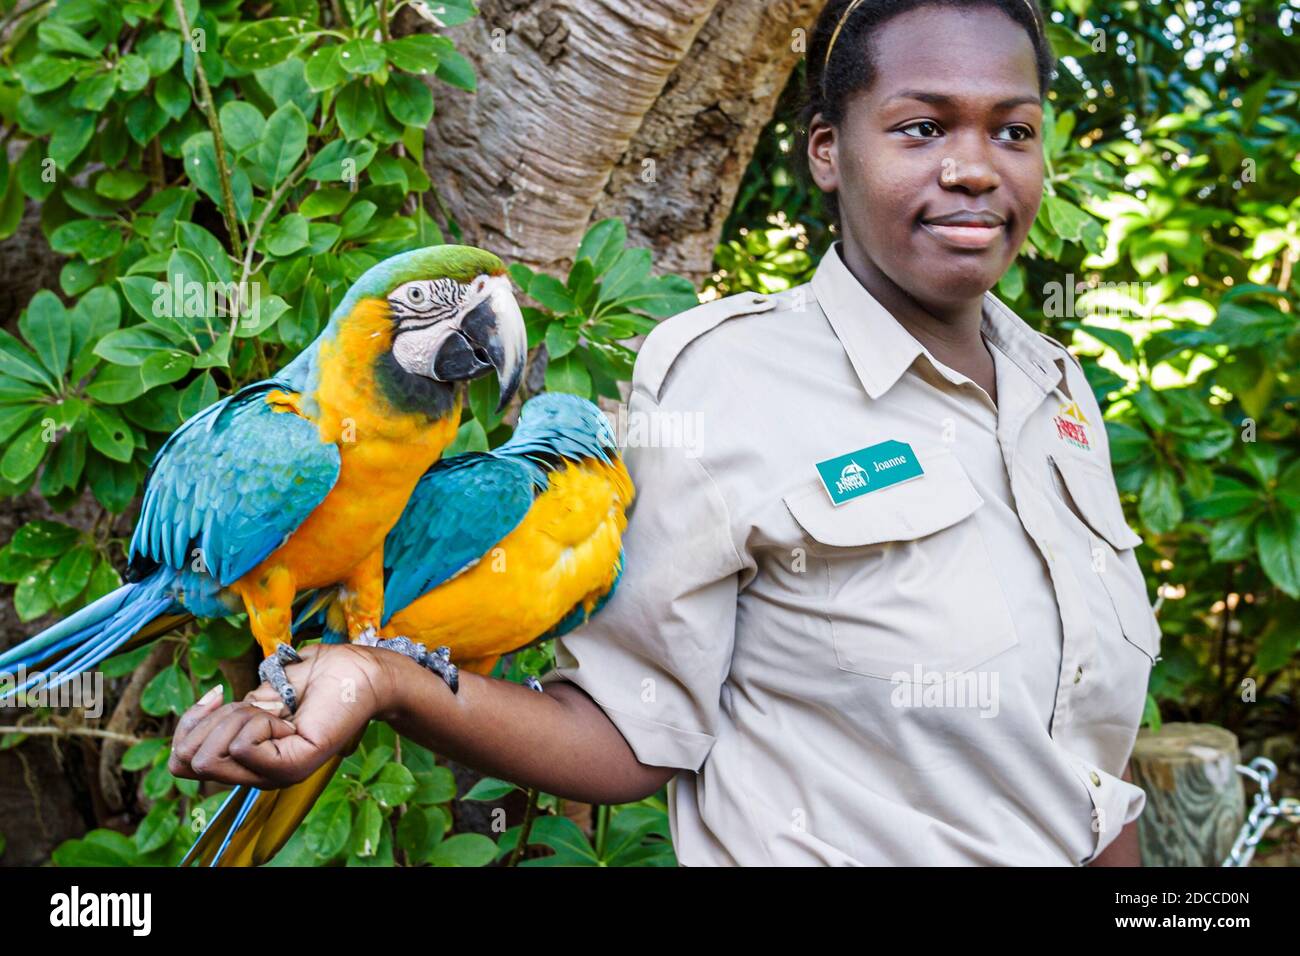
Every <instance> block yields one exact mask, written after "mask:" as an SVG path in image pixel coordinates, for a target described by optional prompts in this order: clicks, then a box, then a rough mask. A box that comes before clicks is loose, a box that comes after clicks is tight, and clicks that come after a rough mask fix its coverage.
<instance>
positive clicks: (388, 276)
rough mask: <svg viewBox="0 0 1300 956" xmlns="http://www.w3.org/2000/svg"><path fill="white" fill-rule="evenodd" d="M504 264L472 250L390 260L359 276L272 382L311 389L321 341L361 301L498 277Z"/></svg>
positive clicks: (433, 250)
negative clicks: (421, 283) (424, 284)
mask: <svg viewBox="0 0 1300 956" xmlns="http://www.w3.org/2000/svg"><path fill="white" fill-rule="evenodd" d="M505 270H506V267H505V264H504V263H503V262H502V261H501V260H500V259H498V258H497V257H496V256H494V255H493V254H492V253H490V252H487V251H486V250H483V249H479V248H476V247H475V246H454V245H443V246H426V247H424V248H423V249H412V250H411V251H410V252H402V253H399V254H398V255H395V256H390V257H389V258H387V259H385V260H384V261H383V262H378V263H376V264H375V265H373V266H371V267H370V268H369V269H367V270H366V271H365V272H363V273H362V274H361V278H359V279H357V281H356V282H354V283H353V284H352V287H351V288H349V289H348V291H347V294H346V295H345V296H344V297H343V301H341V302H340V303H339V305H338V308H336V309H335V310H334V312H333V313H332V314H331V315H330V319H329V323H328V324H327V325H326V326H325V328H324V329H322V330H321V334H320V335H318V336H317V337H316V340H315V341H314V342H312V343H311V345H309V346H307V348H305V349H303V350H302V352H300V353H299V354H298V356H297V357H296V358H295V359H294V360H293V361H291V362H290V363H289V364H288V365H286V366H285V367H284V368H283V369H281V370H280V372H279V373H277V374H276V376H275V379H276V380H277V381H278V382H282V383H286V384H288V385H290V386H291V387H292V388H294V389H296V390H297V391H304V390H306V389H308V388H310V387H311V383H312V381H313V374H312V373H313V370H314V366H315V356H316V354H317V351H318V350H319V347H320V343H321V341H322V340H323V339H326V338H328V337H331V336H333V335H334V334H335V333H336V331H337V329H338V324H339V323H340V322H341V321H342V320H343V319H344V318H345V317H346V316H348V315H350V314H351V313H352V310H353V309H355V308H356V307H357V303H358V302H360V301H361V300H362V299H375V298H387V297H388V295H389V294H390V293H391V292H392V291H393V290H394V289H396V288H397V287H398V286H401V285H404V284H405V283H407V282H413V281H415V280H416V279H442V278H450V279H455V280H456V281H457V282H470V281H472V280H473V279H474V277H475V276H479V275H501V274H503V273H504V272H505Z"/></svg>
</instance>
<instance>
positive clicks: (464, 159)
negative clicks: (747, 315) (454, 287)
mask: <svg viewBox="0 0 1300 956" xmlns="http://www.w3.org/2000/svg"><path fill="white" fill-rule="evenodd" d="M824 2H825V0H779V2H776V3H773V2H771V0H645V2H643V3H641V4H638V5H637V6H636V8H635V13H634V14H633V13H629V11H628V8H627V6H626V5H625V4H621V3H617V2H615V0H540V2H531V3H527V2H524V0H484V2H483V4H482V15H481V16H479V17H477V18H475V19H473V20H471V21H469V22H468V23H466V24H464V25H462V26H460V27H457V28H455V29H454V30H452V31H450V33H451V35H452V36H453V37H454V38H455V40H456V42H457V45H458V46H459V48H460V49H461V51H462V52H464V53H465V55H466V56H467V57H469V59H470V60H471V61H473V63H474V65H475V68H476V70H477V72H478V76H479V88H478V92H477V93H476V94H469V93H462V92H459V91H454V90H448V89H447V88H446V86H445V85H440V86H439V88H438V96H439V101H438V109H437V112H436V114H435V116H434V118H433V122H432V123H431V124H430V130H429V131H430V136H429V138H428V144H427V147H426V157H425V158H426V166H427V167H428V169H429V172H430V175H432V176H433V179H434V182H435V183H436V184H437V186H438V188H439V189H440V190H441V191H442V195H443V199H444V200H445V202H446V203H447V205H448V207H449V209H450V210H451V213H452V215H453V216H454V217H455V218H456V220H457V222H458V223H459V224H460V226H461V228H462V229H463V230H464V231H465V238H466V241H468V242H472V243H476V244H480V245H483V246H486V247H488V248H490V249H492V250H493V251H495V252H497V253H499V254H500V255H502V256H503V257H505V258H507V259H509V260H511V261H518V262H523V263H526V264H527V265H529V266H532V267H533V268H536V269H542V270H546V271H551V272H560V271H563V270H564V269H565V268H566V267H567V265H568V263H569V260H570V258H571V256H572V255H573V253H574V251H575V250H576V249H577V247H578V243H579V241H580V240H581V238H582V234H583V232H584V231H585V230H586V228H587V226H588V225H589V224H590V223H591V222H592V221H593V220H595V219H599V218H604V217H606V216H619V217H622V218H624V219H625V220H626V221H627V224H628V231H629V234H630V236H631V238H632V243H633V244H634V245H643V246H649V247H651V248H652V249H653V251H654V252H655V254H656V260H657V264H658V266H659V268H660V269H661V270H670V271H676V272H679V273H681V274H683V275H686V276H687V277H688V278H690V279H692V280H694V281H698V280H700V279H701V278H703V277H704V276H706V275H707V274H708V273H709V272H710V271H711V265H712V259H713V247H714V245H715V243H716V242H717V239H718V234H719V232H720V231H721V228H722V224H723V221H724V220H725V219H726V216H727V212H728V210H729V209H730V207H731V203H732V200H733V199H734V197H735V193H736V189H737V187H738V186H739V183H740V179H741V176H742V175H743V173H744V171H745V167H746V165H747V164H748V162H749V159H750V156H751V155H752V153H753V150H754V146H755V143H756V142H757V139H758V135H759V133H760V132H761V130H762V128H763V126H764V125H765V124H766V122H767V121H768V120H769V119H770V118H771V114H772V110H773V108H774V107H775V104H776V99H777V97H778V96H779V94H780V92H781V90H782V88H783V87H784V85H785V82H786V80H787V79H788V77H789V75H790V72H791V70H792V69H793V68H794V65H795V63H796V62H797V60H798V58H799V57H800V56H801V55H802V53H803V50H804V46H805V35H806V31H807V29H808V27H809V26H810V25H811V22H812V20H813V18H814V17H815V15H816V14H817V12H818V11H819V10H820V9H821V7H822V5H823V4H824Z"/></svg>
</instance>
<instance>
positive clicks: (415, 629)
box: [381, 458, 633, 672]
mask: <svg viewBox="0 0 1300 956" xmlns="http://www.w3.org/2000/svg"><path fill="white" fill-rule="evenodd" d="M632 494H633V488H632V481H631V479H630V478H629V476H628V473H627V469H626V468H625V467H624V466H623V462H622V461H621V460H620V459H618V458H615V459H613V461H612V462H611V463H610V464H605V463H603V462H599V461H595V460H584V461H571V462H567V463H566V464H565V465H564V466H563V467H561V468H560V469H558V470H556V471H554V472H552V473H551V474H550V476H549V484H548V487H547V489H546V491H544V492H543V493H542V494H540V495H538V496H537V498H536V500H535V501H534V502H533V504H532V507H530V508H529V509H528V514H527V515H526V516H525V517H524V519H523V521H522V522H520V524H519V526H518V527H516V528H515V529H514V530H513V531H512V532H510V534H508V535H507V536H506V537H504V538H502V539H501V542H500V544H498V545H497V546H496V547H495V548H493V549H492V550H490V551H489V552H488V553H486V554H484V555H483V557H482V558H481V559H480V560H479V561H478V563H477V564H475V565H474V566H473V567H470V568H468V569H467V570H465V571H463V572H462V573H461V574H459V575H457V576H456V577H454V578H452V579H451V580H449V581H446V582H444V583H443V584H441V585H439V586H438V587H437V588H435V589H434V590H432V591H430V592H429V593H427V594H425V595H424V596H422V597H420V598H418V599H416V600H415V601H413V602H412V603H410V604H409V605H407V606H406V607H405V608H402V609H401V610H399V611H397V612H396V613H394V614H393V616H392V618H391V619H390V620H389V622H388V624H387V626H385V627H384V628H383V629H382V631H381V633H382V634H383V635H384V636H388V637H393V636H398V635H405V636H407V637H409V638H411V639H412V640H415V641H418V642H420V643H423V644H427V645H429V646H431V647H432V646H436V645H440V644H445V645H447V646H448V647H450V648H451V655H452V659H453V660H455V661H457V663H458V664H459V666H461V667H462V668H463V669H466V670H471V671H478V672H485V671H488V670H491V668H492V665H493V664H494V663H495V662H496V659H497V658H498V657H499V656H500V655H502V654H506V653H509V652H510V651H513V650H517V649H518V648H520V647H522V646H524V645H526V644H528V643H530V642H532V641H533V640H535V639H536V638H538V637H540V636H542V635H544V634H545V633H546V632H547V631H548V630H550V629H551V628H552V627H554V626H555V625H556V623H557V622H559V621H560V620H561V618H563V617H564V616H565V615H566V614H568V613H569V612H570V611H572V610H573V609H574V608H575V607H578V606H581V607H582V608H583V610H584V612H585V614H590V613H591V611H592V610H593V608H594V607H595V605H596V603H597V602H598V601H599V600H600V599H601V598H602V597H603V596H604V595H605V594H607V593H608V592H609V590H610V589H611V587H612V586H613V584H614V579H615V578H616V577H617V575H618V572H619V570H620V569H621V559H620V551H621V547H622V536H623V531H624V530H625V529H626V527H627V515H626V510H627V507H628V505H629V503H630V502H631V500H632Z"/></svg>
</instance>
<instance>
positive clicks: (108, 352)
mask: <svg viewBox="0 0 1300 956" xmlns="http://www.w3.org/2000/svg"><path fill="white" fill-rule="evenodd" d="M149 281H150V282H153V281H154V280H152V279H151V280H149ZM172 347H173V346H172V343H171V342H169V341H168V340H167V339H165V338H163V337H162V336H161V335H159V334H158V333H157V332H155V331H154V330H153V329H150V328H148V327H146V326H141V325H132V326H129V327H127V328H125V329H118V330H116V331H114V332H110V333H109V334H108V335H106V336H104V337H103V338H102V339H100V340H99V342H97V343H96V344H95V348H94V352H95V354H96V355H98V356H99V357H100V358H102V359H104V360H105V361H106V362H112V363H114V364H116V365H127V366H131V365H143V364H144V361H145V359H147V358H148V357H149V356H150V355H152V354H154V353H155V352H157V351H160V350H163V349H170V348H172Z"/></svg>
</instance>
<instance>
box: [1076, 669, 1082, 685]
mask: <svg viewBox="0 0 1300 956" xmlns="http://www.w3.org/2000/svg"><path fill="white" fill-rule="evenodd" d="M1081 680H1083V668H1082V667H1080V668H1079V669H1078V670H1077V671H1075V672H1074V682H1075V683H1076V684H1077V683H1079V681H1081Z"/></svg>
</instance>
